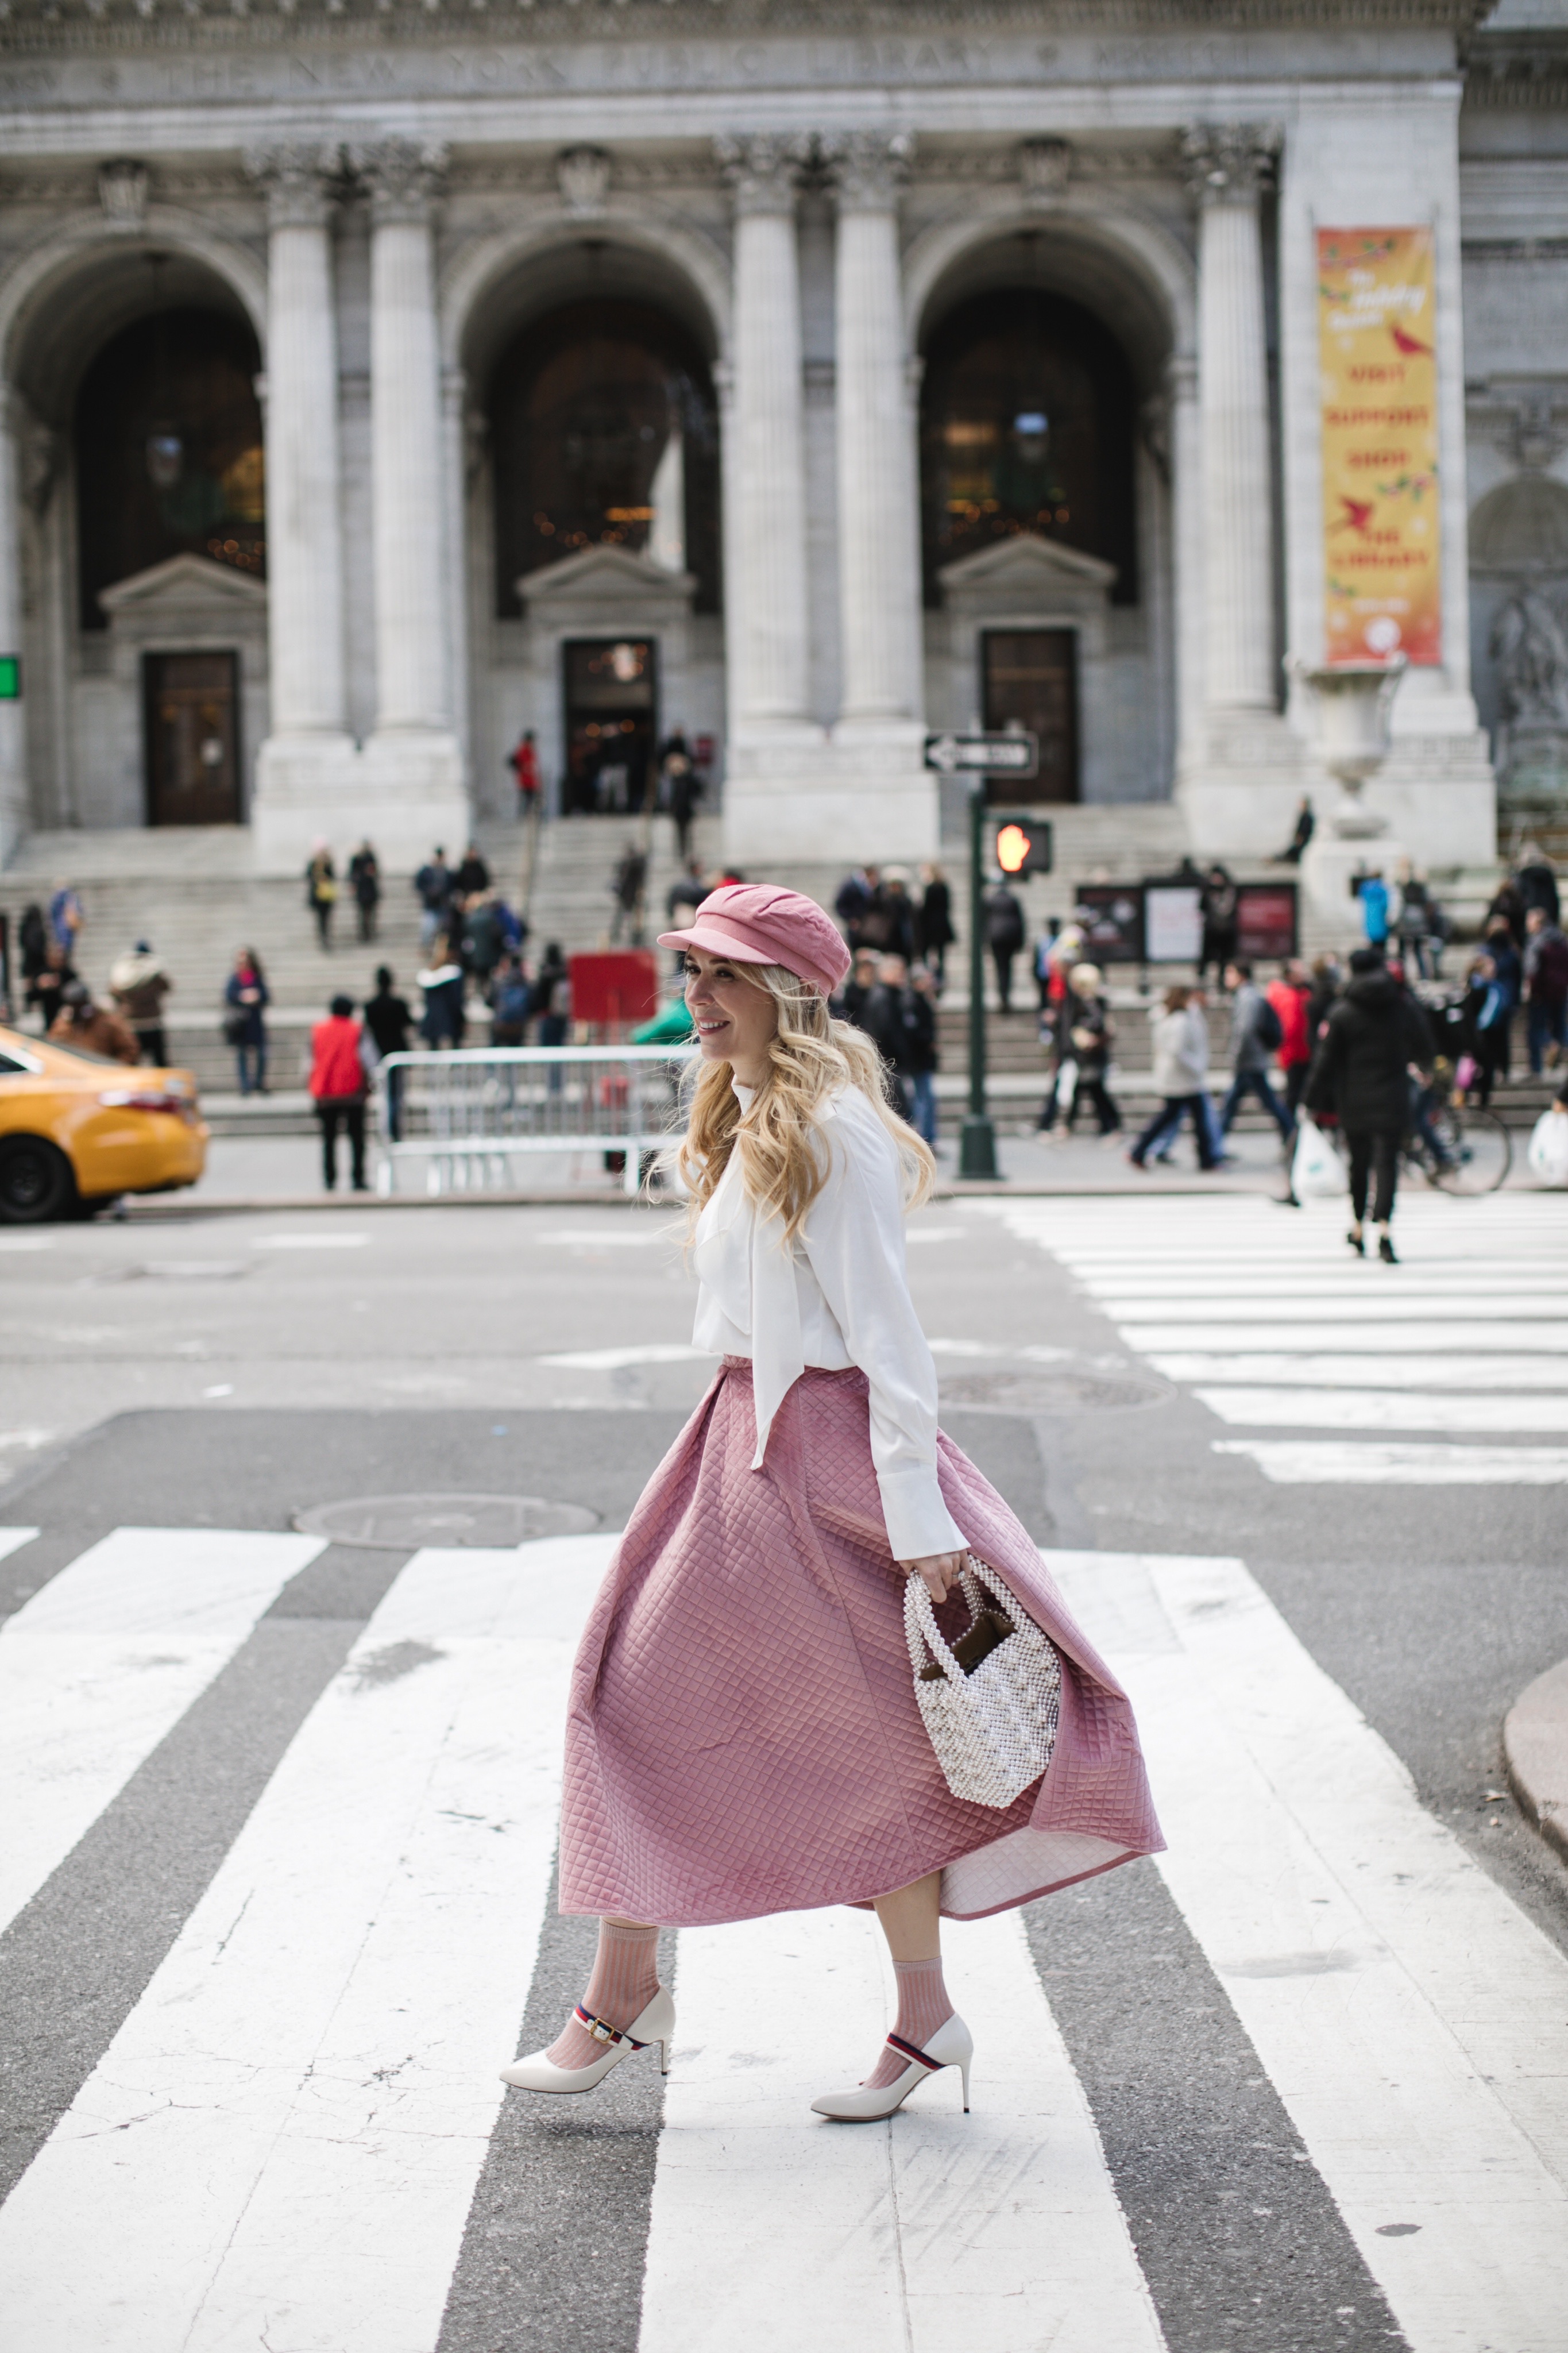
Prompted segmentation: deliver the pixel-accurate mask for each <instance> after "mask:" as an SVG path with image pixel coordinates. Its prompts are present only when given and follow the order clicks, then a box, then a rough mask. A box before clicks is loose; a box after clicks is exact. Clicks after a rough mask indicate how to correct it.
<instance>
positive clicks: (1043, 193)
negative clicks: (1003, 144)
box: [1018, 139, 1073, 205]
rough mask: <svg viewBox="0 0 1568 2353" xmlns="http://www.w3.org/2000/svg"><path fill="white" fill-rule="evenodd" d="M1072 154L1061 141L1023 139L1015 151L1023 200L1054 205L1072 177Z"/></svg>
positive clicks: (1034, 203) (1035, 203) (1064, 141)
mask: <svg viewBox="0 0 1568 2353" xmlns="http://www.w3.org/2000/svg"><path fill="white" fill-rule="evenodd" d="M1072 166H1073V153H1072V148H1071V147H1070V145H1069V144H1068V142H1067V141H1066V140H1065V139H1026V140H1025V141H1024V142H1023V144H1022V146H1021V147H1020V148H1019V150H1018V176H1019V178H1020V179H1021V180H1022V181H1023V183H1024V195H1025V200H1026V202H1027V203H1029V204H1032V205H1049V204H1055V203H1056V201H1057V199H1058V197H1059V196H1060V195H1062V193H1063V191H1064V190H1065V189H1066V187H1067V184H1068V180H1069V179H1070V177H1071V176H1072Z"/></svg>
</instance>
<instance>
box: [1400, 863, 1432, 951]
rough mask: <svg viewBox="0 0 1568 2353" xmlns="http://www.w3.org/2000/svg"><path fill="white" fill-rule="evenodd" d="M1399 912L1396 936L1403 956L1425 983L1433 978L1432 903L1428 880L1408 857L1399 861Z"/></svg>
mask: <svg viewBox="0 0 1568 2353" xmlns="http://www.w3.org/2000/svg"><path fill="white" fill-rule="evenodd" d="M1398 881H1399V913H1398V915H1397V916H1396V918H1395V920H1394V937H1395V938H1396V939H1397V941H1398V942H1399V952H1400V955H1402V956H1403V957H1404V958H1405V962H1406V963H1407V964H1411V965H1415V970H1416V973H1417V974H1418V975H1419V976H1420V977H1421V978H1422V979H1423V980H1429V979H1430V978H1431V977H1432V975H1431V974H1430V973H1428V971H1427V969H1426V965H1427V951H1428V948H1429V946H1430V944H1431V931H1432V902H1431V895H1430V893H1429V892H1428V891H1427V888H1426V876H1425V875H1424V874H1422V873H1419V872H1417V871H1416V870H1415V867H1413V866H1412V865H1411V863H1410V860H1409V859H1408V858H1404V859H1401V860H1400V862H1399V874H1398Z"/></svg>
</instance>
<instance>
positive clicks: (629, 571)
mask: <svg viewBox="0 0 1568 2353" xmlns="http://www.w3.org/2000/svg"><path fill="white" fill-rule="evenodd" d="M515 586H516V588H517V593H518V595H519V596H521V599H522V601H523V603H524V604H525V605H526V606H527V607H529V609H530V611H536V610H537V609H538V607H540V606H542V605H573V606H595V605H606V606H609V605H613V606H617V607H622V606H627V605H640V604H646V605H647V606H649V607H652V606H654V605H662V606H664V607H666V608H667V609H668V607H669V606H670V605H671V604H672V603H673V604H676V605H678V606H681V607H689V606H690V603H691V598H692V596H693V595H694V594H695V592H696V588H697V581H696V578H695V575H693V574H691V573H689V572H667V571H666V570H665V569H664V566H663V565H661V564H655V563H654V562H653V560H652V558H651V557H649V556H647V555H643V554H638V553H637V551H636V550H635V549H632V548H629V547H582V548H579V549H578V551H577V553H576V554H575V555H565V556H563V557H562V559H561V561H560V563H559V564H546V565H542V566H541V568H540V569H539V570H538V571H537V572H525V573H524V574H523V575H522V577H521V580H519V581H517V582H516V583H515Z"/></svg>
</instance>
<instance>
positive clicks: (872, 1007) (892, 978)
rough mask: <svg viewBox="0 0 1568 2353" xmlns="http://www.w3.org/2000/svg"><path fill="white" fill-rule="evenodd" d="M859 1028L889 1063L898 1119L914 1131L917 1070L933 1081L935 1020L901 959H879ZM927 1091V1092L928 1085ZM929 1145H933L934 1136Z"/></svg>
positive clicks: (906, 965)
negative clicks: (905, 1122) (911, 981)
mask: <svg viewBox="0 0 1568 2353" xmlns="http://www.w3.org/2000/svg"><path fill="white" fill-rule="evenodd" d="M858 1027H859V1028H860V1029H864V1031H865V1032H866V1035H867V1036H868V1038H869V1039H870V1040H871V1042H872V1044H873V1045H874V1046H875V1047H876V1049H877V1050H878V1052H879V1054H880V1055H881V1057H882V1060H883V1061H884V1063H885V1064H886V1065H887V1071H888V1076H889V1081H890V1082H891V1090H892V1097H893V1101H894V1103H896V1104H897V1106H898V1109H899V1113H900V1116H901V1117H902V1118H904V1119H907V1120H908V1122H909V1124H910V1126H911V1127H915V1126H916V1124H917V1123H916V1119H915V1095H916V1090H915V1085H914V1081H915V1076H916V1073H917V1071H923V1072H924V1073H925V1074H926V1076H927V1078H928V1079H929V1077H930V1073H931V1070H932V1068H933V1067H934V1063H935V1053H936V1020H935V1016H934V1014H933V1012H932V1009H931V1001H930V999H929V998H924V997H917V996H916V994H915V992H914V990H913V989H912V988H911V987H910V967H909V965H908V963H907V961H906V960H905V958H904V957H903V956H901V955H884V956H882V957H880V958H879V960H878V965H877V978H876V983H875V985H874V987H872V989H871V990H870V993H869V995H868V997H867V999H866V1008H865V1013H864V1017H863V1018H862V1019H861V1021H860V1022H859V1024H858ZM926 1092H927V1093H928V1094H929V1092H930V1090H929V1087H928V1089H927V1090H926ZM926 1141H927V1143H928V1144H929V1143H930V1141H931V1138H930V1137H929V1136H927V1137H926Z"/></svg>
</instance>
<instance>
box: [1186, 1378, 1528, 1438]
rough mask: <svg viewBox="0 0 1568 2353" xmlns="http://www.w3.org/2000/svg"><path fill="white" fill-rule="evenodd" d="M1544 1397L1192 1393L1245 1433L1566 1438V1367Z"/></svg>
mask: <svg viewBox="0 0 1568 2353" xmlns="http://www.w3.org/2000/svg"><path fill="white" fill-rule="evenodd" d="M1561 1377H1562V1379H1563V1388H1561V1389H1560V1390H1559V1391H1558V1392H1557V1394H1556V1395H1555V1396H1552V1397H1504V1396H1501V1395H1500V1394H1499V1393H1498V1392H1497V1391H1495V1390H1493V1391H1491V1392H1489V1393H1488V1394H1485V1395H1482V1396H1450V1397H1431V1396H1426V1397H1423V1396H1417V1395H1415V1393H1414V1392H1413V1391H1411V1390H1409V1389H1321V1388H1200V1389H1194V1392H1193V1394H1194V1397H1196V1398H1197V1399H1198V1402H1199V1403H1200V1405H1206V1406H1207V1408H1208V1409H1209V1411H1210V1412H1211V1413H1213V1414H1217V1415H1218V1416H1219V1419H1221V1421H1228V1422H1231V1423H1234V1424H1237V1425H1238V1426H1240V1427H1245V1428H1247V1429H1251V1430H1447V1431H1449V1432H1451V1433H1452V1434H1453V1435H1454V1436H1455V1437H1457V1438H1462V1437H1463V1436H1464V1435H1465V1434H1466V1433H1467V1432H1472V1433H1475V1434H1478V1435H1479V1434H1480V1433H1483V1432H1489V1431H1505V1430H1538V1431H1540V1432H1541V1433H1542V1436H1545V1437H1553V1438H1555V1437H1562V1436H1563V1435H1564V1434H1568V1366H1564V1367H1563V1371H1562V1375H1561Z"/></svg>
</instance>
